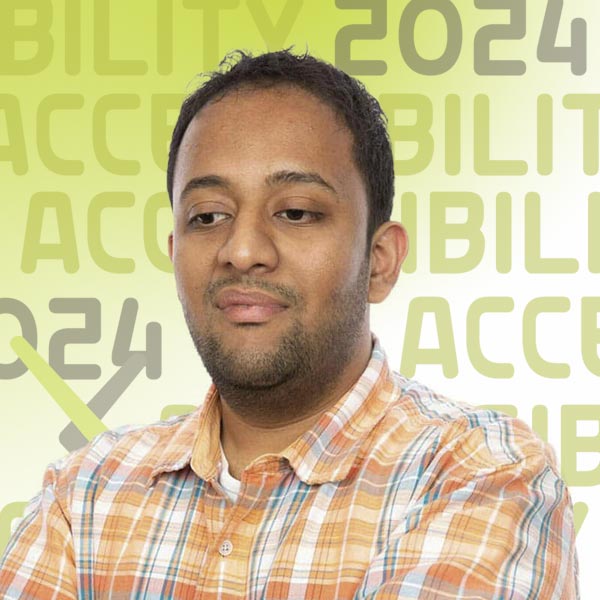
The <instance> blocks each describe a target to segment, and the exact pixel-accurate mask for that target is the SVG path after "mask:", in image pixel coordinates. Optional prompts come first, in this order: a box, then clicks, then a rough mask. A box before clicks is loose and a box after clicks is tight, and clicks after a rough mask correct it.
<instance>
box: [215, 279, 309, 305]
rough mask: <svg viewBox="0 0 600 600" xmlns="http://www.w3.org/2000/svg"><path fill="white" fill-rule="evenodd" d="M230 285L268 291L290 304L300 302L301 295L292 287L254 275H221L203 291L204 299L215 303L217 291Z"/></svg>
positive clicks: (299, 303) (298, 303)
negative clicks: (221, 276)
mask: <svg viewBox="0 0 600 600" xmlns="http://www.w3.org/2000/svg"><path fill="white" fill-rule="evenodd" d="M230 286H236V287H242V288H244V289H248V290H252V289H254V290H260V291H264V292H268V293H270V294H272V295H274V296H278V297H279V298H281V299H282V300H285V301H286V303H287V304H289V305H290V306H300V305H301V304H302V296H301V295H300V294H299V293H298V292H297V291H296V290H294V289H293V288H291V287H289V286H287V285H281V284H278V283H271V282H269V281H264V280H263V279H257V278H255V277H223V278H221V279H217V280H215V281H211V282H210V283H209V284H208V287H207V288H206V291H205V292H204V295H205V298H206V300H208V301H209V302H210V303H211V304H215V303H216V296H217V293H218V292H219V291H220V290H222V289H223V288H224V287H230Z"/></svg>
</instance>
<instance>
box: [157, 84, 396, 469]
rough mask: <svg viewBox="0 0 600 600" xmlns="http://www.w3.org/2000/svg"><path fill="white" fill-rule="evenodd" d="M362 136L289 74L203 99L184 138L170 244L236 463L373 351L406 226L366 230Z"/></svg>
mask: <svg viewBox="0 0 600 600" xmlns="http://www.w3.org/2000/svg"><path fill="white" fill-rule="evenodd" d="M352 142H353V140H352V135H351V133H350V131H349V130H348V129H347V128H346V127H345V125H344V124H343V123H342V122H341V121H340V120H339V119H338V118H337V116H336V115H335V113H334V112H333V111H332V109H331V108H330V107H328V106H327V105H326V104H325V103H323V102H322V101H321V100H319V99H317V98H316V97H314V96H312V95H311V94H308V93H307V92H305V91H303V90H300V89H297V88H294V87H283V86H278V87H270V88H263V89H242V90H238V91H234V92H230V93H229V94H227V95H226V96H225V97H223V98H221V99H219V100H218V101H214V102H212V103H210V104H209V105H207V106H205V107H204V108H203V109H202V110H201V111H200V113H199V114H198V115H196V117H195V119H194V120H193V121H192V123H191V124H190V126H189V127H188V130H187V131H186V134H185V136H184V139H183V142H182V145H181V147H180V150H179V156H178V160H177V165H176V169H175V179H174V190H173V198H174V203H173V204H174V205H173V210H174V230H173V233H172V234H171V236H170V237H169V253H170V256H171V259H172V260H173V264H174V269H175V277H176V282H177V290H178V295H179V298H180V300H181V303H182V306H183V310H184V314H185V317H186V321H187V323H188V327H189V329H190V333H191V335H192V338H193V340H194V343H195V344H196V347H197V349H198V352H199V354H200V356H201V358H202V360H203V362H204V364H205V366H206V368H207V370H208V372H209V373H210V375H211V377H212V378H213V380H214V382H215V384H216V385H217V388H218V390H219V393H220V396H221V404H222V442H223V447H224V451H225V454H226V455H227V458H228V461H229V463H230V470H231V472H232V474H233V475H234V476H238V477H239V476H240V475H241V473H242V471H243V469H244V467H245V466H246V465H247V464H249V463H250V462H251V461H252V460H253V459H254V458H256V457H257V456H260V455H261V454H264V453H268V452H279V451H281V450H283V448H285V447H286V446H287V445H289V443H291V442H292V441H293V440H294V439H296V437H298V436H299V435H301V434H302V433H303V432H304V431H305V430H306V429H307V428H308V427H310V426H311V425H312V424H313V423H314V422H315V421H316V420H317V419H318V417H319V416H320V415H321V414H322V413H323V411H325V410H327V409H328V408H330V407H331V406H332V405H333V404H334V403H335V402H336V401H337V400H339V398H340V397H341V396H342V395H343V394H344V393H345V392H346V391H347V390H348V389H349V388H350V387H351V386H352V385H353V384H354V383H355V382H356V380H357V379H358V377H359V376H360V374H361V373H362V371H363V370H364V368H365V366H366V364H367V362H368V359H369V356H370V351H371V339H370V331H369V311H368V304H367V302H368V301H371V302H379V301H381V300H383V299H384V298H385V297H386V296H387V294H388V293H389V291H390V289H391V287H392V286H393V284H394V283H395V281H396V278H397V276H398V272H399V268H400V264H401V262H402V259H403V258H404V255H405V253H406V234H405V232H404V230H403V228H402V227H401V226H400V225H399V224H397V223H385V224H384V225H382V226H381V227H380V228H379V229H378V230H377V231H376V232H375V235H374V236H373V240H372V241H371V243H370V244H368V243H367V219H368V201H367V197H366V192H365V186H364V183H363V181H362V178H361V176H360V174H359V172H358V170H357V169H356V167H355V165H354V162H353V159H352Z"/></svg>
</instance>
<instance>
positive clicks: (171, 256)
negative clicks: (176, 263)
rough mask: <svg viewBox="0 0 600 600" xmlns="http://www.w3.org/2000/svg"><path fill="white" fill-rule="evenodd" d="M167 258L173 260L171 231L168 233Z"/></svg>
mask: <svg viewBox="0 0 600 600" xmlns="http://www.w3.org/2000/svg"><path fill="white" fill-rule="evenodd" d="M169 258H170V259H171V262H173V232H172V231H171V233H170V234H169Z"/></svg>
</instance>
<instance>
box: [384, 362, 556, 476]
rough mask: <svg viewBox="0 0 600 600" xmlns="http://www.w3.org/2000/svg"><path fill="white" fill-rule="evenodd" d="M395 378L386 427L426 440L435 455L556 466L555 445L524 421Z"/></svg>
mask: <svg viewBox="0 0 600 600" xmlns="http://www.w3.org/2000/svg"><path fill="white" fill-rule="evenodd" d="M391 380H392V381H393V385H394V389H395V390H396V393H395V398H394V400H393V401H392V402H391V403H390V406H389V410H388V411H387V414H386V416H385V422H384V423H383V426H384V429H397V430H399V431H400V432H403V433H405V434H406V436H407V438H412V441H411V444H414V443H415V441H419V440H422V441H423V443H424V444H425V445H426V446H427V447H428V448H429V449H430V451H431V452H434V451H435V454H436V455H446V456H449V455H452V456H453V457H454V458H455V459H456V460H458V459H459V456H460V455H462V454H464V455H465V456H466V455H468V456H469V457H470V458H471V459H473V460H474V464H475V463H476V464H477V466H478V468H485V465H486V464H487V465H488V466H489V467H490V468H492V467H493V468H498V467H500V466H501V465H511V464H516V463H523V462H529V461H531V460H534V461H536V462H542V463H544V464H547V465H549V466H551V468H553V469H556V458H555V456H554V451H553V450H552V448H551V447H550V446H549V445H548V444H547V443H545V442H544V441H543V440H541V439H540V438H539V437H538V436H537V434H536V433H535V432H534V431H532V429H531V428H530V427H529V425H527V424H526V423H525V422H523V421H521V420H520V419H517V418H515V417H512V416H510V415H507V414H504V413H502V412H500V411H497V410H494V409H492V408H487V407H485V406H474V405H471V404H468V403H466V402H462V401H459V400H454V399H451V398H448V397H446V396H444V395H443V394H440V393H438V392H436V391H434V390H433V389H431V388H430V387H428V386H427V385H424V384H422V383H420V382H419V381H416V380H413V379H408V378H406V377H404V376H402V375H400V374H398V373H392V374H391ZM422 449H423V447H422Z"/></svg>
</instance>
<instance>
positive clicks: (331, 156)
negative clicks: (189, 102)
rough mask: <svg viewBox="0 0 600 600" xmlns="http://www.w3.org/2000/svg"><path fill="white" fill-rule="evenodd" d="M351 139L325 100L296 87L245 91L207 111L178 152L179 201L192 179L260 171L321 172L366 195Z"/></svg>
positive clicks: (176, 181)
mask: <svg viewBox="0 0 600 600" xmlns="http://www.w3.org/2000/svg"><path fill="white" fill-rule="evenodd" d="M353 142H354V140H353V136H352V133H351V131H350V130H349V128H348V127H347V126H346V124H345V123H344V122H343V120H342V118H341V117H340V116H339V115H337V114H336V112H335V111H334V110H333V109H332V108H331V107H330V106H329V105H328V104H327V103H326V102H324V101H323V100H321V99H320V98H317V97H316V96H314V95H313V94H311V93H309V92H306V91H305V90H302V89H299V88H297V87H292V86H281V85H278V86H275V87H268V88H241V89H238V90H234V91H231V92H229V93H228V94H226V95H225V96H224V97H222V98H220V99H218V100H215V101H212V102H210V103H209V104H207V105H206V106H205V107H203V108H202V109H201V110H200V111H199V112H198V114H197V115H196V116H195V117H194V119H193V120H192V122H191V123H190V125H189V127H188V129H187V130H186V133H185V135H184V137H183V140H182V143H181V146H180V148H179V153H178V159H177V164H176V168H175V179H174V190H173V191H174V194H173V195H174V198H175V199H177V198H178V197H179V194H180V193H181V189H182V187H183V186H184V185H185V182H186V181H187V180H188V179H190V178H191V177H197V176H200V175H208V174H216V175H219V176H223V177H232V178H243V177H244V176H245V175H248V176H250V175H257V174H258V173H259V172H262V173H263V174H264V175H267V174H268V172H269V171H270V172H276V171H279V170H285V169H288V170H290V169H291V170H303V171H309V172H317V173H319V174H320V175H322V176H323V178H324V179H326V180H328V181H329V180H332V183H333V184H334V185H336V184H337V185H339V186H340V187H342V188H350V187H352V186H354V187H357V188H358V189H359V190H360V191H361V192H362V193H364V185H363V182H362V177H361V176H360V175H359V173H358V170H357V168H356V166H355V162H354V157H353Z"/></svg>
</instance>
